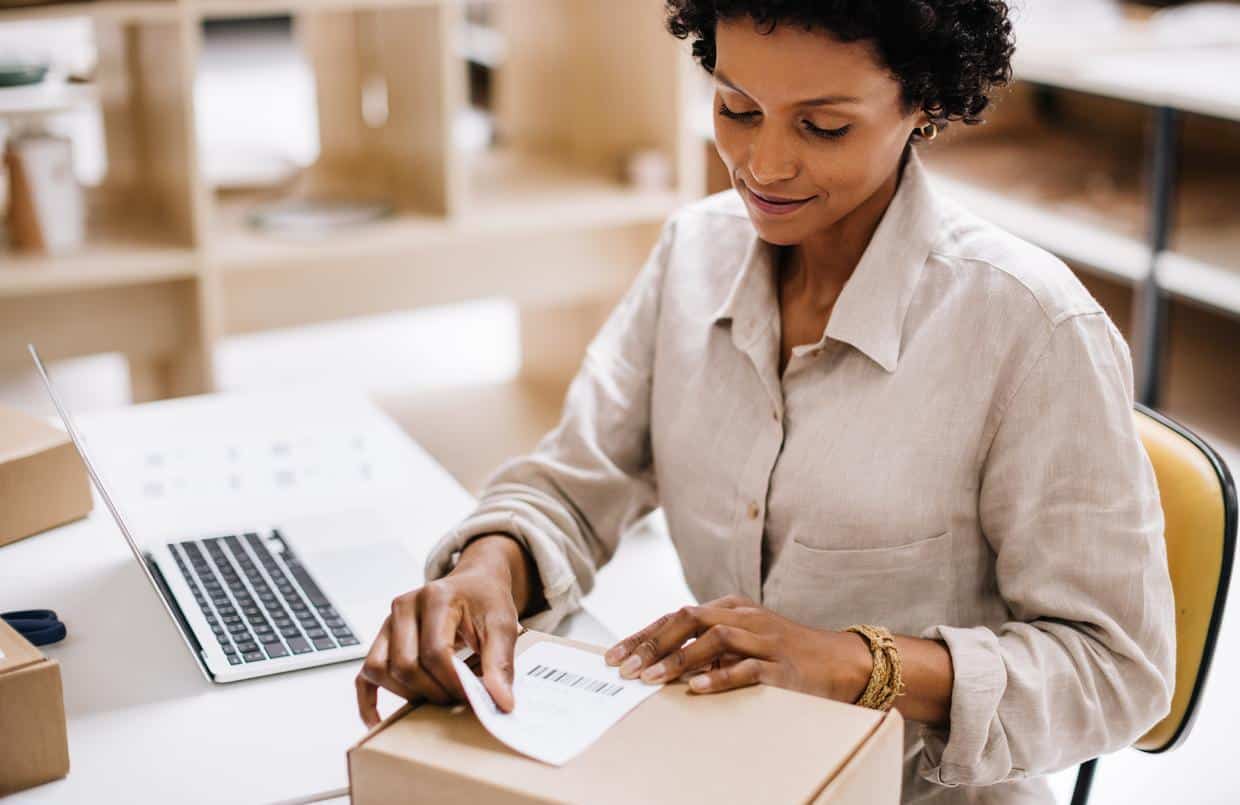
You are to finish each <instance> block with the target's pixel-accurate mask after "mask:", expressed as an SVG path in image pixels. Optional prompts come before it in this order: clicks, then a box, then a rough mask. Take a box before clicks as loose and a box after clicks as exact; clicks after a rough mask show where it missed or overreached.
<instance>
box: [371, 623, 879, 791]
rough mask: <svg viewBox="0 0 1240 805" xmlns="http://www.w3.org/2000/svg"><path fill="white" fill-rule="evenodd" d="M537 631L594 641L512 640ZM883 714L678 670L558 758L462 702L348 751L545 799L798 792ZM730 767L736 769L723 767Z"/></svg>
mask: <svg viewBox="0 0 1240 805" xmlns="http://www.w3.org/2000/svg"><path fill="white" fill-rule="evenodd" d="M547 639H550V640H556V641H558V642H562V643H567V644H569V645H575V646H578V647H580V648H584V649H587V650H590V651H593V652H595V653H598V654H602V653H603V652H604V649H603V648H600V647H597V646H590V645H588V644H584V643H580V642H577V641H569V640H563V639H561V638H557V637H552V636H550V635H546V634H542V633H538V632H527V633H525V634H524V635H522V637H521V638H520V639H519V640H518V642H517V650H518V652H521V651H524V650H525V649H526V648H528V647H529V646H530V645H533V644H534V643H535V642H538V641H539V640H547ZM883 715H884V714H883V713H880V712H876V711H873V710H865V709H862V708H859V707H853V706H850V705H846V704H841V703H839V702H833V701H830V700H828V699H824V698H821V697H817V696H809V695H806V694H801V693H795V692H792V691H787V690H782V689H780V688H775V687H770V686H767V685H756V686H753V687H748V688H742V689H739V690H734V691H729V692H727V693H722V694H707V695H698V694H692V693H690V692H689V688H688V685H686V684H685V683H683V682H680V683H673V684H669V685H666V686H664V688H663V689H662V690H661V691H660V692H659V693H657V694H656V695H654V696H652V697H651V698H649V699H647V700H646V701H645V702H644V703H642V704H641V705H640V706H638V707H637V708H636V709H635V710H633V711H632V712H631V713H629V714H628V715H627V716H625V718H624V719H623V720H621V721H620V722H619V723H618V724H616V726H614V727H613V728H612V729H611V730H610V731H608V733H607V734H606V735H604V736H603V737H602V738H600V739H599V740H598V742H596V743H595V744H594V745H593V746H591V747H590V748H589V749H587V750H586V751H585V752H583V753H582V754H581V755H578V756H577V757H576V758H574V759H573V760H571V761H569V762H568V763H567V764H566V765H564V766H562V767H559V768H557V767H554V766H550V765H546V764H543V763H539V762H538V761H536V760H531V759H529V758H526V757H524V756H522V755H519V754H517V753H516V752H514V751H512V750H511V749H508V748H507V747H505V746H504V745H503V744H501V743H500V742H499V741H498V740H496V739H495V738H494V737H492V736H491V735H490V733H488V732H487V731H486V730H485V729H484V728H483V727H482V725H481V724H480V723H479V722H478V720H477V718H476V717H475V716H474V715H473V713H472V712H470V711H469V709H468V707H467V706H465V705H460V706H458V707H455V708H445V707H439V706H435V705H431V704H426V705H423V706H420V707H418V708H416V709H414V710H413V711H411V712H409V713H407V714H405V715H404V716H403V717H401V718H399V719H397V720H395V721H393V722H391V723H390V724H388V726H387V727H386V728H384V729H382V730H379V731H377V732H375V733H374V734H372V735H371V736H370V737H369V739H368V740H366V741H365V742H364V744H363V745H362V746H360V747H359V748H358V749H357V750H356V751H359V752H374V753H378V754H382V755H385V756H387V757H389V758H393V759H396V758H400V759H407V760H409V762H410V764H411V766H414V765H422V766H424V767H430V768H434V769H438V770H440V771H443V772H448V773H451V774H454V775H456V776H458V777H462V778H470V779H474V780H477V781H479V782H480V783H484V784H485V785H486V786H488V787H490V788H492V789H494V788H505V789H508V790H511V791H514V792H519V793H520V794H522V795H524V796H527V797H531V798H535V799H545V800H548V801H574V802H580V801H592V802H617V803H621V802H623V803H625V805H631V803H633V802H656V801H666V800H669V799H673V798H676V796H675V792H681V796H682V797H683V794H684V793H685V792H686V790H687V789H689V788H691V789H692V796H691V797H690V798H691V799H692V800H694V801H706V800H713V801H729V802H760V801H768V802H775V801H782V802H804V801H808V800H810V799H812V798H813V797H814V796H815V795H816V794H817V793H818V792H820V791H821V790H822V789H823V786H824V785H826V784H828V783H829V782H830V781H831V779H833V778H834V776H835V775H836V773H837V772H838V771H839V770H840V769H841V768H842V767H843V766H844V765H845V764H846V763H847V762H848V760H849V758H850V757H852V755H853V754H854V752H856V750H857V748H858V746H860V745H861V744H862V743H863V742H864V741H865V740H866V739H867V738H868V737H869V736H870V735H871V734H873V733H874V731H875V729H876V727H878V725H879V723H880V722H881V721H882V720H883ZM730 768H731V769H738V770H743V771H740V772H738V773H736V774H728V773H726V770H727V769H730ZM637 769H640V770H641V773H640V774H635V773H634V770H637ZM757 769H761V770H762V773H760V774H757V773H754V772H755V770H757Z"/></svg>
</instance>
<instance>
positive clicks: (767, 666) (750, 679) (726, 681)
mask: <svg viewBox="0 0 1240 805" xmlns="http://www.w3.org/2000/svg"><path fill="white" fill-rule="evenodd" d="M773 668H774V663H769V662H766V661H765V660H759V659H757V658H756V657H749V658H747V659H744V660H741V661H740V662H738V663H737V664H736V665H733V666H730V667H728V668H720V669H718V670H717V671H708V672H707V673H704V674H698V675H697V676H695V677H693V679H691V680H689V690H691V691H693V692H694V693H720V692H722V691H725V690H733V689H735V688H745V687H749V686H750V685H756V684H758V683H759V682H762V681H763V680H764V679H765V678H767V675H768V674H769V673H770V672H771V670H772V669H773Z"/></svg>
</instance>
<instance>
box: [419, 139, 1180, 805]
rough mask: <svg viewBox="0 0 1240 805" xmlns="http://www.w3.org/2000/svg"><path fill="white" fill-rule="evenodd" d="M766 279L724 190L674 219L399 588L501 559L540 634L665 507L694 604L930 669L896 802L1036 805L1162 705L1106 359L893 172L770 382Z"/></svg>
mask: <svg viewBox="0 0 1240 805" xmlns="http://www.w3.org/2000/svg"><path fill="white" fill-rule="evenodd" d="M775 258H776V250H775V247H773V246H771V245H770V244H767V243H765V242H764V241H762V240H760V239H759V238H758V237H757V235H756V233H755V230H754V228H753V226H752V225H751V224H750V221H749V219H748V217H747V215H746V213H745V209H744V206H743V202H742V201H741V200H740V199H739V197H738V196H737V195H736V194H735V193H734V192H732V191H728V192H725V193H721V194H718V195H715V196H712V197H710V198H707V199H705V200H703V201H701V202H697V203H694V204H692V205H690V206H688V207H687V208H685V209H683V210H682V211H680V212H679V213H678V214H676V215H675V216H673V218H672V219H671V220H670V221H669V222H668V223H667V225H666V226H665V227H664V230H663V233H662V236H661V238H660V240H659V242H658V244H657V246H656V247H655V248H654V250H653V252H652V254H651V256H650V258H649V261H648V262H647V264H646V265H645V267H644V269H643V270H642V272H641V274H640V276H639V277H638V279H637V280H636V282H635V283H634V285H633V287H632V288H631V289H630V291H629V292H628V293H627V295H626V296H625V297H624V299H623V300H622V301H621V302H620V304H619V305H618V306H617V308H616V309H615V310H614V312H613V313H612V314H611V316H610V318H609V319H608V321H607V322H606V324H605V325H604V326H603V327H602V329H601V330H600V332H599V333H598V335H597V336H596V337H595V339H594V340H593V342H592V343H591V345H590V347H589V350H588V353H587V356H586V358H585V361H584V363H583V365H582V367H581V370H580V372H579V373H578V375H577V376H576V378H575V379H574V380H573V383H572V385H571V387H570V389H569V392H568V396H567V399H566V401H565V407H564V412H563V418H562V420H561V421H560V423H559V425H558V426H557V427H556V428H555V429H554V430H553V431H552V432H551V433H549V434H548V435H547V436H546V437H544V439H543V440H542V441H541V442H540V443H539V445H538V446H537V447H536V449H535V450H534V451H533V452H532V453H530V454H529V455H526V456H522V457H520V458H516V459H513V460H511V461H509V462H507V463H505V464H504V465H503V466H501V467H500V468H499V469H498V470H497V471H496V472H495V474H494V475H493V476H492V477H491V478H490V480H489V481H488V484H487V487H486V489H485V491H484V493H483V494H482V496H481V499H480V501H479V505H478V508H477V510H476V512H475V513H474V514H472V515H471V516H470V517H469V518H468V519H466V521H465V522H464V523H462V524H461V525H460V526H459V527H458V528H456V529H454V530H453V531H452V532H451V533H449V534H447V535H445V536H444V538H443V539H442V540H440V542H439V543H438V545H437V546H436V547H435V549H434V550H433V551H432V552H431V555H430V556H429V558H428V560H427V566H426V577H427V578H428V579H433V578H438V577H439V576H442V575H443V574H445V573H447V572H448V570H449V569H451V567H452V566H453V565H454V561H455V558H456V552H457V551H459V550H460V548H461V547H462V546H463V545H464V544H465V543H466V542H467V541H468V540H469V539H470V538H472V537H475V536H477V535H480V534H484V533H488V532H505V533H508V534H510V535H512V536H513V537H514V538H515V539H517V540H518V541H519V542H521V543H522V544H523V545H524V546H525V547H526V549H527V550H528V551H529V552H530V554H531V555H532V556H533V558H534V560H535V561H536V562H537V565H538V570H539V573H540V575H541V578H542V583H543V585H544V594H545V596H546V599H547V601H548V602H549V604H550V608H549V609H548V610H546V611H544V612H542V613H540V614H537V615H535V616H533V617H531V618H528V619H527V620H526V621H525V622H526V625H528V626H530V627H532V628H538V629H551V628H554V626H555V625H556V624H557V623H558V622H559V620H560V619H561V618H562V617H563V616H564V615H565V614H567V613H568V612H570V611H572V610H573V609H574V608H576V607H577V606H578V602H579V600H580V599H581V597H582V596H583V595H584V594H585V593H586V592H588V591H589V590H590V589H591V587H592V585H593V579H594V574H595V572H596V571H597V570H598V568H599V567H600V566H601V565H603V564H604V563H605V562H607V561H608V559H609V558H610V557H611V556H612V554H613V553H614V552H615V550H616V546H617V543H618V541H619V539H620V535H621V534H622V532H624V531H625V530H626V528H627V527H628V526H630V525H631V524H633V523H634V522H635V521H636V520H637V519H638V518H640V517H642V516H644V515H645V514H646V513H648V512H649V511H651V510H652V509H653V508H654V507H656V506H662V507H663V509H664V511H665V514H666V517H667V522H668V527H669V530H670V534H671V539H672V541H673V542H674V544H675V546H676V550H677V552H678V553H679V556H680V559H681V562H682V564H683V567H684V573H685V578H686V580H687V581H688V584H689V587H690V589H691V590H692V591H693V593H694V595H695V596H696V597H697V598H698V599H699V600H700V601H706V600H710V599H713V598H717V597H719V596H723V595H725V594H728V593H733V592H739V593H743V594H745V595H747V596H749V597H751V598H752V599H754V600H755V601H758V602H760V603H761V604H762V605H763V606H765V607H768V608H769V609H772V610H774V611H776V612H779V613H781V614H782V615H784V616H786V617H788V618H791V619H793V620H795V621H798V622H800V623H803V624H807V625H809V626H813V627H816V628H821V629H841V628H844V627H846V626H848V625H849V624H852V623H871V624H881V625H884V626H887V627H888V628H890V629H891V630H892V631H893V632H895V633H897V634H905V635H911V636H920V637H925V638H934V639H937V640H942V641H944V642H945V643H946V646H947V648H948V650H949V651H950V652H951V656H952V662H953V665H954V669H955V681H954V684H953V689H952V705H951V720H950V726H949V729H947V730H941V731H940V730H933V729H928V728H925V727H923V726H922V725H919V724H915V723H912V722H910V723H908V726H907V730H906V738H905V743H906V755H905V769H904V795H903V796H904V801H905V802H922V801H930V802H934V803H964V802H977V803H982V802H984V803H1035V802H1036V803H1050V802H1053V801H1054V800H1053V798H1052V796H1051V793H1050V789H1049V787H1048V786H1047V784H1046V782H1045V780H1044V779H1043V778H1040V777H1038V775H1043V774H1046V773H1048V772H1051V771H1055V770H1058V769H1063V768H1067V767H1069V766H1072V765H1074V764H1076V763H1078V762H1080V761H1082V760H1085V759H1087V758H1090V757H1094V756H1096V755H1099V754H1102V753H1106V752H1111V751H1114V750H1117V749H1120V748H1122V747H1124V746H1127V745H1128V744H1130V743H1131V742H1132V741H1134V740H1135V739H1136V738H1138V737H1139V736H1140V735H1142V734H1143V733H1144V732H1145V731H1146V730H1147V729H1148V728H1149V727H1150V726H1152V725H1153V724H1154V723H1156V722H1157V721H1158V720H1159V719H1160V718H1161V717H1162V716H1164V715H1165V714H1166V713H1167V712H1168V711H1169V708H1170V697H1171V692H1172V686H1173V679H1174V676H1173V664H1174V604H1173V600H1172V593H1171V585H1170V580H1169V577H1168V572H1167V563H1166V551H1165V546H1164V543H1163V519H1162V510H1161V507H1160V505H1159V497H1158V489H1157V487H1156V485H1155V480H1154V475H1153V471H1152V468H1151V466H1150V463H1149V460H1148V458H1147V457H1146V454H1145V452H1144V450H1143V449H1142V447H1141V444H1140V442H1139V440H1138V437H1137V435H1136V433H1135V430H1134V425H1133V421H1132V416H1131V411H1132V401H1133V397H1132V395H1133V390H1132V368H1131V361H1130V357H1129V352H1128V349H1127V346H1126V344H1125V343H1124V340H1123V338H1122V336H1121V335H1120V333H1119V332H1118V331H1117V330H1116V328H1115V326H1114V325H1113V324H1112V323H1111V321H1110V319H1109V318H1108V317H1107V315H1106V314H1105V313H1104V312H1103V311H1102V309H1101V308H1100V307H1099V306H1098V303H1097V302H1096V301H1095V300H1094V299H1093V298H1092V297H1091V296H1090V294H1089V293H1088V292H1087V291H1086V290H1085V288H1084V287H1083V286H1082V285H1081V284H1080V283H1079V282H1078V281H1077V279H1076V278H1075V277H1074V275H1073V274H1072V272H1071V271H1070V270H1069V269H1068V268H1067V267H1066V266H1065V265H1064V264H1063V263H1062V262H1060V261H1059V260H1057V259H1056V258H1054V257H1052V256H1051V255H1049V254H1047V253H1046V252H1044V251H1042V250H1040V249H1038V248H1035V247H1033V246H1031V245H1029V244H1027V243H1025V242H1023V241H1021V240H1019V239H1017V238H1015V237H1013V236H1011V235H1009V234H1007V233H1005V232H1003V231H1001V230H999V229H998V228H996V227H994V226H993V225H990V224H988V223H986V222H984V221H982V220H979V219H978V218H976V217H974V216H972V215H970V214H969V213H967V212H966V211H964V210H962V209H960V208H958V207H957V206H955V205H954V204H952V203H950V202H948V201H947V200H945V199H942V198H940V197H939V196H938V195H937V194H936V193H935V192H934V190H933V188H932V187H931V186H930V183H929V180H928V178H927V176H926V174H925V172H924V169H923V168H922V166H921V165H920V162H919V160H918V158H917V156H916V154H915V153H912V154H911V155H910V157H909V159H908V161H907V163H906V165H905V168H904V171H903V174H902V176H901V180H900V184H899V188H898V190H897V193H896V195H895V197H894V199H893V200H892V202H891V204H890V206H889V207H888V209H887V211H886V212H885V214H884V217H883V219H882V221H881V223H880V225H879V227H878V229H877V231H876V232H875V234H874V237H873V238H872V240H871V242H870V244H869V245H868V247H867V249H866V251H865V253H864V255H863V257H862V259H861V261H860V263H859V264H858V266H857V268H856V270H855V272H854V274H853V275H852V277H851V278H850V279H849V280H848V282H847V284H846V285H845V286H844V288H843V290H842V292H841V293H840V295H839V298H838V300H837V302H836V304H835V307H834V310H833V312H832V314H831V317H830V320H829V322H828V324H827V326H826V331H825V332H824V333H823V335H822V337H821V338H820V339H819V341H818V342H817V343H815V344H812V345H802V346H798V347H797V348H796V349H795V350H794V351H793V356H792V358H791V360H790V362H789V364H788V366H787V367H786V370H785V371H784V372H783V374H782V376H781V375H780V373H779V368H778V367H779V351H780V315H779V305H778V300H777V291H776V286H775V276H776V275H775V266H776V262H775ZM633 594H634V595H640V594H641V590H640V589H636V588H635V589H634V590H633ZM725 695H726V694H725ZM755 773H761V771H760V770H757V769H755Z"/></svg>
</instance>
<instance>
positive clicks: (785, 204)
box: [744, 185, 816, 215]
mask: <svg viewBox="0 0 1240 805" xmlns="http://www.w3.org/2000/svg"><path fill="white" fill-rule="evenodd" d="M744 187H745V195H747V196H748V197H749V201H750V202H751V203H752V204H753V205H754V206H755V207H757V208H758V209H759V210H761V211H762V212H764V213H766V214H768V215H788V214H789V213H793V212H796V211H797V210H799V209H801V208H802V207H804V206H805V205H806V204H808V203H810V202H811V201H813V200H814V199H815V198H816V196H810V197H809V198H803V199H798V200H794V201H781V200H776V199H772V198H769V197H763V196H760V195H758V194H757V193H755V192H754V191H752V190H750V189H749V185H744Z"/></svg>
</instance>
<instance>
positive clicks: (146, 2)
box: [0, 0, 182, 23]
mask: <svg viewBox="0 0 1240 805" xmlns="http://www.w3.org/2000/svg"><path fill="white" fill-rule="evenodd" d="M181 13H182V7H181V4H180V3H178V2H177V0H93V2H72V3H44V4H42V5H35V6H23V7H19V8H0V23H6V22H23V21H33V20H50V19H64V18H66V17H93V18H95V19H105V20H113V21H132V20H158V21H165V22H166V21H170V20H175V19H177V18H178V17H179V16H180V14H181Z"/></svg>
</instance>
